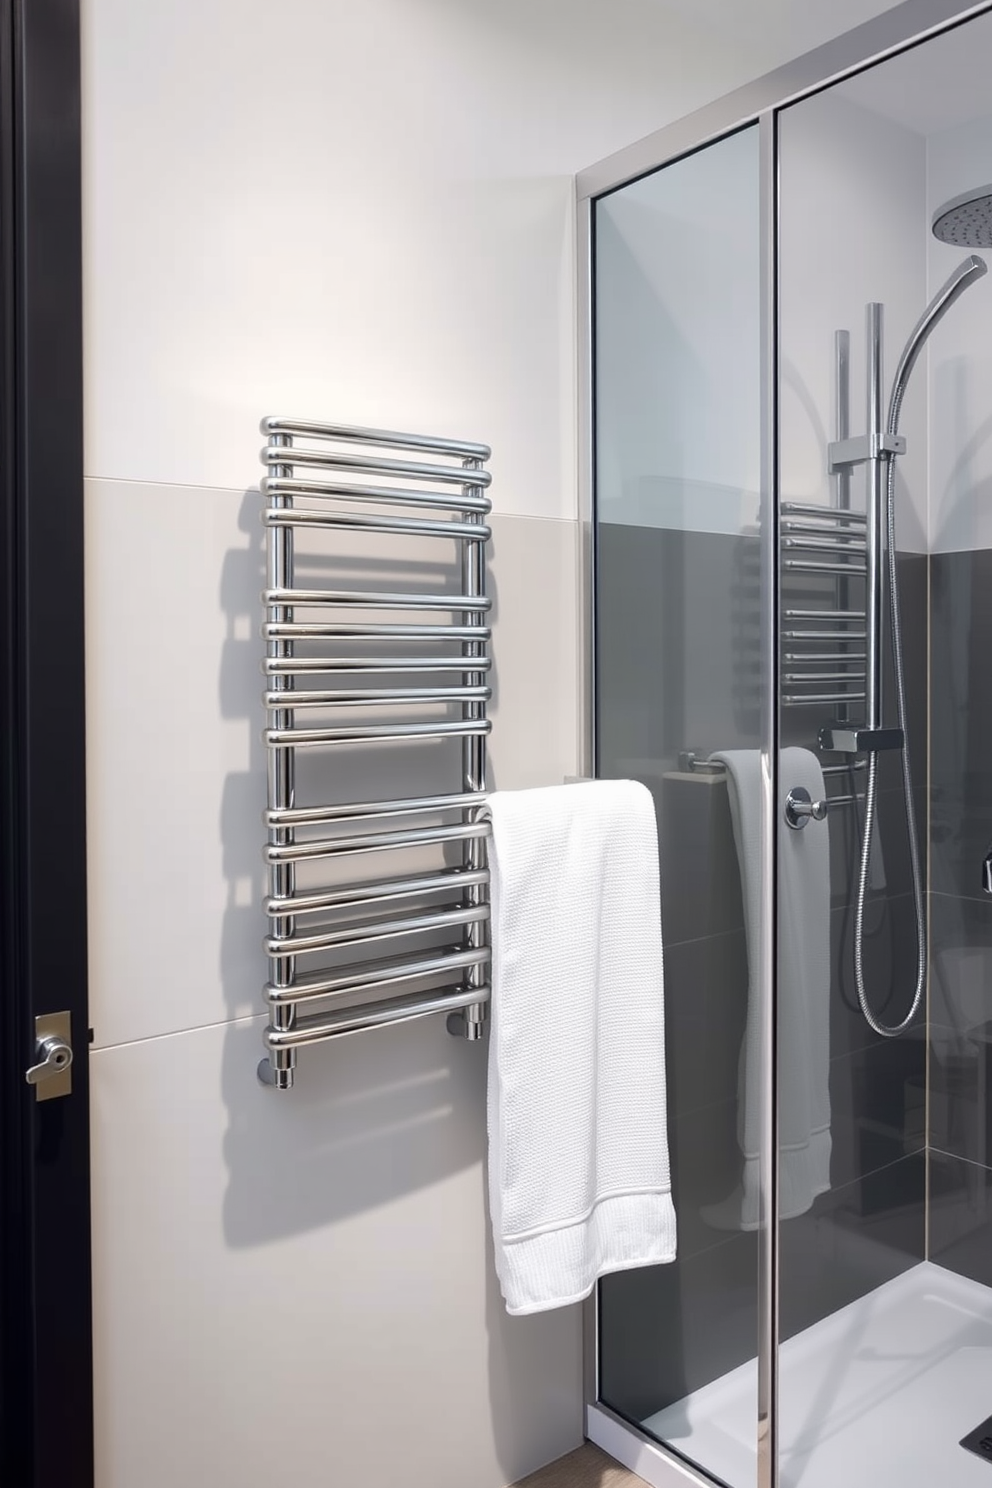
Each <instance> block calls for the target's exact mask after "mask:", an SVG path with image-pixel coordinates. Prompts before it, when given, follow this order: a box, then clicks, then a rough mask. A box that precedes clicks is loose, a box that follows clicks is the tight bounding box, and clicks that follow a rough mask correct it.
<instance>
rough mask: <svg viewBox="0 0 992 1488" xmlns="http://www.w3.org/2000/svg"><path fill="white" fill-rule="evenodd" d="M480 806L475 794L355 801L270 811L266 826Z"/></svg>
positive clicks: (321, 823) (316, 823)
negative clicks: (335, 804)
mask: <svg viewBox="0 0 992 1488" xmlns="http://www.w3.org/2000/svg"><path fill="white" fill-rule="evenodd" d="M478 804H479V798H478V796H477V795H476V793H475V792H474V791H463V792H462V793H461V794H460V795H457V796H407V797H405V798H400V799H398V800H395V801H352V802H348V803H346V804H343V805H337V806H298V807H296V808H295V809H294V810H292V811H267V812H266V813H265V824H266V826H269V827H323V826H327V825H328V824H329V823H330V822H336V821H358V820H362V819H375V818H377V817H390V816H409V815H411V814H416V815H418V816H422V815H423V814H424V813H426V812H447V811H461V810H462V809H463V807H465V806H478Z"/></svg>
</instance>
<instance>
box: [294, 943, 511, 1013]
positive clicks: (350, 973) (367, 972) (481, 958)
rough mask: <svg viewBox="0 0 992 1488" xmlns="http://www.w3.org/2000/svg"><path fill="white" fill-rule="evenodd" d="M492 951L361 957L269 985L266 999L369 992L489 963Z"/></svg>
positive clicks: (311, 998) (298, 999) (306, 999)
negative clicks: (338, 966)
mask: <svg viewBox="0 0 992 1488" xmlns="http://www.w3.org/2000/svg"><path fill="white" fill-rule="evenodd" d="M488 961H489V952H488V950H486V948H485V947H481V948H477V949H475V950H451V951H436V952H433V953H431V954H427V955H424V954H418V955H413V956H390V957H389V958H388V960H382V961H361V962H359V963H358V964H357V965H355V966H352V967H350V968H348V969H346V970H344V971H335V972H315V973H314V974H313V975H304V976H299V977H297V979H296V982H295V983H294V985H293V986H292V987H276V986H274V985H273V984H272V983H271V982H270V983H269V985H268V986H267V987H266V988H265V1000H266V1002H268V1003H269V1004H270V1005H271V1006H272V1007H277V1006H278V1005H279V1004H280V1003H290V1002H292V1003H299V1002H312V1001H314V999H315V998H321V997H341V996H344V994H345V993H348V994H351V993H353V992H355V993H365V992H371V991H374V990H375V989H376V988H381V987H393V986H398V985H399V983H400V982H410V981H414V980H416V979H418V978H420V977H436V976H447V975H448V974H449V973H450V972H451V971H461V970H465V969H466V968H467V967H470V966H478V965H485V964H487V963H488Z"/></svg>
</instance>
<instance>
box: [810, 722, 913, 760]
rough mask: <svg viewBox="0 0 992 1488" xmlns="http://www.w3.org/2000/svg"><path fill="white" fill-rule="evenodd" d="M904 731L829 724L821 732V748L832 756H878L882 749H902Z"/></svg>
mask: <svg viewBox="0 0 992 1488" xmlns="http://www.w3.org/2000/svg"><path fill="white" fill-rule="evenodd" d="M905 742H906V739H905V735H904V734H903V731H902V729H898V728H874V729H873V728H857V727H855V726H854V725H852V724H850V723H828V724H827V725H826V727H825V728H821V730H820V748H821V749H823V750H826V751H828V752H829V753H831V754H877V753H878V752H879V750H882V749H902V747H903V745H904V743H905Z"/></svg>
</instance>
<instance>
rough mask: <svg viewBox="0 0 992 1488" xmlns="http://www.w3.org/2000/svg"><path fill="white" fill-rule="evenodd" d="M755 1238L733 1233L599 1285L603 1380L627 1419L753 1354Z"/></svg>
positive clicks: (606, 1395)
mask: <svg viewBox="0 0 992 1488" xmlns="http://www.w3.org/2000/svg"><path fill="white" fill-rule="evenodd" d="M757 1281H758V1250H757V1236H756V1235H754V1234H738V1235H736V1236H734V1237H733V1238H732V1239H730V1240H728V1241H725V1242H724V1243H723V1244H722V1245H714V1246H711V1247H710V1248H709V1249H708V1250H705V1251H703V1252H701V1253H700V1254H697V1255H694V1256H687V1257H684V1258H681V1257H680V1259H679V1260H677V1261H676V1262H674V1263H673V1264H672V1265H670V1266H651V1267H646V1268H643V1269H639V1270H633V1271H619V1272H616V1273H615V1274H614V1275H612V1276H604V1277H603V1279H602V1281H601V1282H600V1304H601V1305H600V1314H599V1315H600V1382H601V1395H602V1399H603V1401H604V1402H605V1404H606V1405H608V1406H610V1407H611V1408H612V1409H613V1410H615V1411H617V1412H618V1413H619V1414H620V1415H622V1416H626V1417H627V1419H628V1420H631V1421H635V1422H636V1421H642V1420H643V1419H644V1418H645V1417H646V1416H650V1415H652V1414H653V1413H654V1412H655V1411H658V1410H661V1409H663V1408H664V1407H665V1406H666V1405H671V1404H673V1403H674V1402H675V1401H676V1400H681V1399H682V1398H683V1397H684V1396H686V1395H688V1394H689V1393H691V1391H693V1390H698V1389H700V1388H701V1387H702V1386H703V1385H707V1384H709V1383H710V1381H711V1380H715V1379H718V1378H719V1377H720V1376H721V1375H723V1374H726V1373H727V1372H728V1371H729V1370H731V1369H735V1368H736V1367H737V1365H738V1364H743V1363H744V1361H745V1360H746V1359H751V1358H753V1357H754V1355H755V1352H756V1348H757V1336H758V1333H757V1330H758V1314H757Z"/></svg>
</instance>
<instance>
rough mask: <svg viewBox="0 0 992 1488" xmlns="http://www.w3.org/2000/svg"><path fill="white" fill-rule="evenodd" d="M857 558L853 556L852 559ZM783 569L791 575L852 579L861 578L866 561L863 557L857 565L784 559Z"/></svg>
mask: <svg viewBox="0 0 992 1488" xmlns="http://www.w3.org/2000/svg"><path fill="white" fill-rule="evenodd" d="M856 556H857V555H855V554H854V553H852V554H851V557H852V558H854V557H856ZM782 567H783V568H784V569H786V570H787V571H788V572H789V573H811V574H812V573H818V574H846V575H848V576H849V577H852V578H860V577H861V576H862V575H863V574H864V572H865V561H864V558H863V557H862V558H861V559H860V561H859V562H856V563H828V562H826V561H823V562H821V561H820V560H819V559H817V558H784V559H783V560H782Z"/></svg>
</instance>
